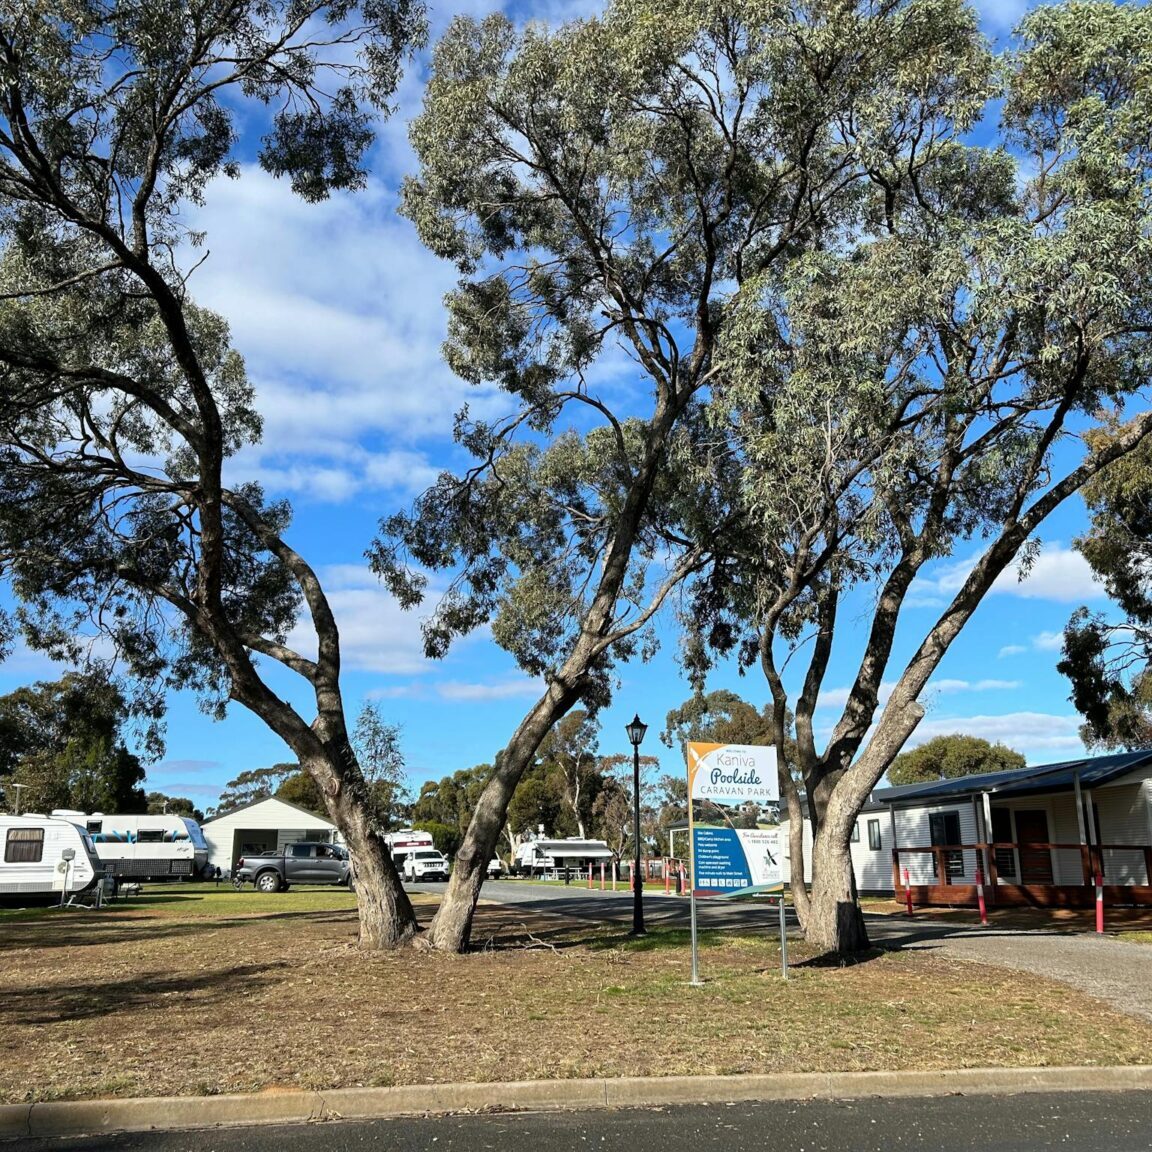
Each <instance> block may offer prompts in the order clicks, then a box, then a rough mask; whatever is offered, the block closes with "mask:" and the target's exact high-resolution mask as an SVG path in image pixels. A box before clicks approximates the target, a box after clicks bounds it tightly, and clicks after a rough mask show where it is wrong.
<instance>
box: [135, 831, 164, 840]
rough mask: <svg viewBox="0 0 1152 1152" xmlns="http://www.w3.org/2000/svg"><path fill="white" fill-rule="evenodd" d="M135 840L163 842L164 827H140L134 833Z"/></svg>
mask: <svg viewBox="0 0 1152 1152" xmlns="http://www.w3.org/2000/svg"><path fill="white" fill-rule="evenodd" d="M136 842H137V843H138V844H163V843H164V829H163V828H141V829H140V831H139V832H137V833H136Z"/></svg>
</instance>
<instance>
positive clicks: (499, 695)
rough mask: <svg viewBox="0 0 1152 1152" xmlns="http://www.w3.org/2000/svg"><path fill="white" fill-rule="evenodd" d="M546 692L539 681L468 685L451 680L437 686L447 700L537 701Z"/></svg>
mask: <svg viewBox="0 0 1152 1152" xmlns="http://www.w3.org/2000/svg"><path fill="white" fill-rule="evenodd" d="M543 691H544V685H543V683H542V682H541V681H539V680H528V679H524V678H521V679H516V680H504V681H499V682H496V683H492V684H467V683H463V682H461V681H455V680H449V681H444V682H442V683H439V684H437V685H436V693H437V695H439V696H442V697H443V698H444V699H445V700H515V699H535V698H536V697H537V696H539V695H540V694H541V693H542V692H543Z"/></svg>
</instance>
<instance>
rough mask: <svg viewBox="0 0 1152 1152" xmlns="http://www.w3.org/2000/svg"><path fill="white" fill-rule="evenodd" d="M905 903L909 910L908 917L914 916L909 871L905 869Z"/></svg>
mask: <svg viewBox="0 0 1152 1152" xmlns="http://www.w3.org/2000/svg"><path fill="white" fill-rule="evenodd" d="M904 903H905V905H906V906H907V908H908V915H909V916H911V915H912V885H911V884H909V883H908V869H907V868H905V869H904Z"/></svg>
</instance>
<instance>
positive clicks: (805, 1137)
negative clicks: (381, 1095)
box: [0, 1092, 1152, 1152]
mask: <svg viewBox="0 0 1152 1152" xmlns="http://www.w3.org/2000/svg"><path fill="white" fill-rule="evenodd" d="M1045 1148H1064V1149H1067V1148H1073V1149H1092V1150H1096V1149H1107V1152H1135V1150H1137V1149H1144V1150H1147V1149H1150V1148H1152V1093H1147V1092H1139V1093H1109V1092H1105V1093H1097V1094H1087V1093H1061V1094H1060V1095H1050V1094H1035V1095H1031V1094H1029V1095H1018V1096H967V1097H964V1096H944V1097H936V1098H932V1099H866V1100H843V1101H824V1100H810V1101H799V1102H797V1101H787V1102H773V1103H758V1104H748V1103H742V1104H727V1105H726V1104H723V1103H718V1104H705V1105H685V1106H682V1107H673V1108H647V1109H628V1110H619V1111H595V1112H546V1113H532V1114H498V1115H468V1116H444V1117H432V1118H419V1119H397V1120H377V1121H372V1122H368V1123H357V1122H351V1121H328V1122H325V1123H321V1124H308V1125H293V1126H272V1127H261V1128H231V1129H213V1130H203V1131H195V1132H179V1133H161V1132H149V1133H143V1134H139V1133H138V1134H127V1135H116V1136H111V1135H110V1136H96V1137H92V1136H89V1137H83V1138H76V1139H57V1140H18V1141H13V1142H10V1143H0V1149H3V1150H4V1152H74V1150H75V1152H80V1150H83V1152H282V1150H290V1152H364V1150H365V1149H376V1150H379V1152H485V1150H487V1149H494V1150H497V1152H503V1150H505V1149H507V1150H509V1152H593V1150H594V1152H707V1150H708V1149H717V1150H723V1152H753V1150H755V1152H768V1150H773V1152H776V1150H779V1149H787V1150H788V1152H826V1150H828V1152H831V1150H835V1152H929V1150H930V1152H940V1150H948V1152H1036V1150H1039V1149H1045Z"/></svg>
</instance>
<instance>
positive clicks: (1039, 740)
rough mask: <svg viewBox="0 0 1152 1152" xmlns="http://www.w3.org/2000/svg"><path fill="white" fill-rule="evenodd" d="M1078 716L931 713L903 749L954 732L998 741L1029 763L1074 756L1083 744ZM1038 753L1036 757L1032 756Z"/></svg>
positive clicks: (1032, 713) (1016, 713)
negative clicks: (1015, 751) (1049, 758)
mask: <svg viewBox="0 0 1152 1152" xmlns="http://www.w3.org/2000/svg"><path fill="white" fill-rule="evenodd" d="M1081 723H1082V719H1081V717H1079V716H1076V715H1053V714H1051V713H1047V712H1008V713H1005V714H1004V715H1001V716H986V715H985V716H934V717H932V718H931V719H925V720H924V721H922V722H921V723H920V725H919V726H918V727H917V729H916V732H915V733H914V735H913V736H912V737H911V739H909V741H908V743H907V745H906V746H905V751H907V750H908V749H910V748H915V747H917V746H918V745H920V744H923V743H925V742H926V741H928V740H931V739H932V738H933V737H935V736H950V735H952V734H953V733H955V732H960V733H963V734H964V735H966V736H979V737H982V738H983V739H985V740H988V741H991V742H992V743H993V744H995V743H1001V744H1006V745H1008V747H1009V748H1015V749H1016V750H1017V751H1018V752H1023V753H1025V755H1027V756H1028V759H1029V761H1030V762H1033V763H1042V762H1043V759H1044V758H1045V757H1048V756H1051V755H1053V754H1056V755H1057V756H1058V757H1059V758H1063V757H1064V756H1065V755H1066V756H1068V757H1069V758H1070V757H1074V756H1078V755H1080V754H1081V753H1082V752H1083V749H1084V746H1083V744H1082V743H1081V741H1080V734H1079V732H1080V725H1081ZM1036 756H1039V757H1040V759H1036Z"/></svg>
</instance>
